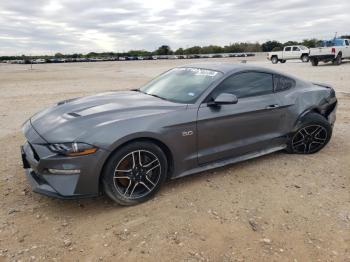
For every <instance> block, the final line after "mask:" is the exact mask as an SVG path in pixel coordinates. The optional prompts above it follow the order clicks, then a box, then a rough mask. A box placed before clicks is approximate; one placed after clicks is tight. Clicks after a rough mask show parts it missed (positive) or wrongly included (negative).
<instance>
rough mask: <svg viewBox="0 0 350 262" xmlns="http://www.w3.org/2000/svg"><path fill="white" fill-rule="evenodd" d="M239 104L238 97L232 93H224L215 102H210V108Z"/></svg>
mask: <svg viewBox="0 0 350 262" xmlns="http://www.w3.org/2000/svg"><path fill="white" fill-rule="evenodd" d="M237 103H238V98H237V96H235V95H233V94H230V93H222V94H220V95H218V96H217V97H216V98H215V100H214V101H211V102H208V106H218V105H229V104H237Z"/></svg>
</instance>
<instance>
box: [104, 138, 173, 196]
mask: <svg viewBox="0 0 350 262" xmlns="http://www.w3.org/2000/svg"><path fill="white" fill-rule="evenodd" d="M142 141H144V142H145V141H147V142H152V143H154V144H156V145H157V146H159V147H160V148H161V149H162V150H163V152H164V154H165V156H166V158H167V162H168V174H167V178H170V177H171V175H172V172H173V170H174V157H173V153H172V151H171V150H170V148H169V147H168V146H167V145H166V144H165V143H164V142H163V141H161V140H159V139H156V138H154V137H151V136H142V137H137V138H130V139H128V140H126V141H123V142H122V143H120V144H119V145H118V146H116V147H115V148H114V149H113V150H112V151H110V153H109V155H108V157H107V158H106V159H105V160H104V163H103V165H102V168H101V172H100V174H99V191H100V192H101V189H102V174H103V171H104V169H105V166H106V164H107V163H108V161H109V160H110V159H111V157H112V156H113V154H114V153H115V152H116V151H118V150H119V149H120V148H122V147H123V146H125V145H127V144H130V143H133V142H142Z"/></svg>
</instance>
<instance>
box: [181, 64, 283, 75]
mask: <svg viewBox="0 0 350 262" xmlns="http://www.w3.org/2000/svg"><path fill="white" fill-rule="evenodd" d="M178 67H182V68H183V67H187V68H200V69H207V70H213V71H219V72H222V73H223V74H225V75H227V74H231V73H234V72H239V71H246V70H251V71H259V72H267V73H272V74H282V75H285V74H283V73H280V72H277V71H274V70H271V69H268V68H265V67H260V66H252V65H249V64H244V63H229V62H206V63H193V64H187V65H182V66H178Z"/></svg>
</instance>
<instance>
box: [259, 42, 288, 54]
mask: <svg viewBox="0 0 350 262" xmlns="http://www.w3.org/2000/svg"><path fill="white" fill-rule="evenodd" d="M276 47H277V48H282V47H283V45H282V43H280V42H278V41H276V40H273V41H267V42H265V43H263V44H262V45H261V48H262V51H264V52H270V51H272V50H273V49H274V48H276Z"/></svg>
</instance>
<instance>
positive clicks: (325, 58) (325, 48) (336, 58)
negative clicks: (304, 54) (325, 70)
mask: <svg viewBox="0 0 350 262" xmlns="http://www.w3.org/2000/svg"><path fill="white" fill-rule="evenodd" d="M309 57H310V61H311V64H312V65H313V66H317V65H318V62H319V61H322V62H325V63H327V62H332V63H333V64H334V65H340V64H341V62H342V60H343V59H350V40H349V39H342V38H334V39H333V40H329V41H322V42H321V43H320V45H319V47H315V48H310V55H309Z"/></svg>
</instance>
